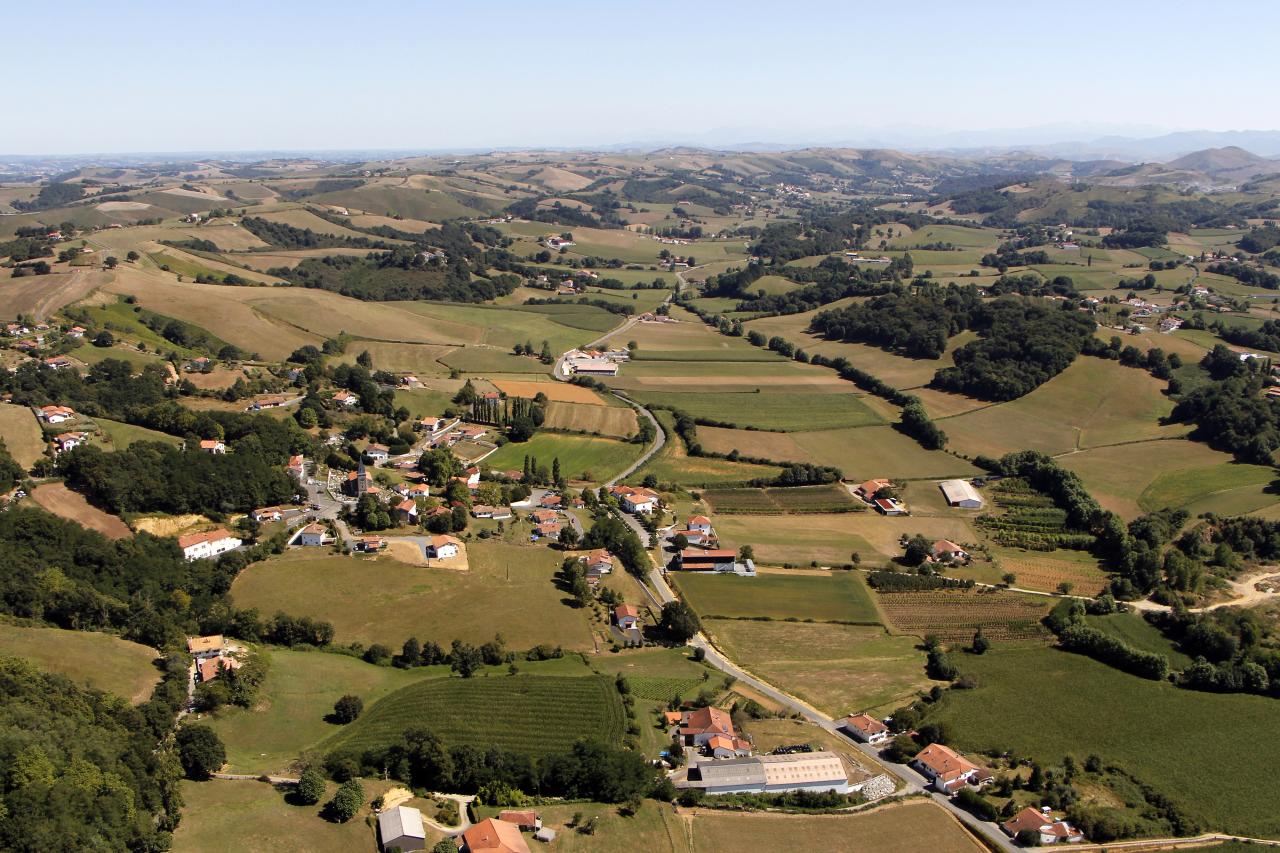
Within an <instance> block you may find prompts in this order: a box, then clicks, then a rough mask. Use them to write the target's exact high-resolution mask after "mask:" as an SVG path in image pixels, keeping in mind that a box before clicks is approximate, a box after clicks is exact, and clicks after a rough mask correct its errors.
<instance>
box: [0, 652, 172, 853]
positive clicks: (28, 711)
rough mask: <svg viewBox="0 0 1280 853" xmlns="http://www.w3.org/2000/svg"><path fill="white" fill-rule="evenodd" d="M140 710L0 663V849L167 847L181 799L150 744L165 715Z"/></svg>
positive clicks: (167, 761) (19, 665)
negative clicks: (151, 714)
mask: <svg viewBox="0 0 1280 853" xmlns="http://www.w3.org/2000/svg"><path fill="white" fill-rule="evenodd" d="M157 707H158V706H157ZM149 710H150V703H148V706H144V707H142V708H134V707H133V706H131V705H130V704H129V703H128V702H126V701H125V700H123V699H119V698H116V697H114V696H110V695H108V694H106V693H101V692H98V691H95V690H88V689H85V688H82V687H78V686H76V685H75V684H73V683H72V682H71V681H70V680H69V679H67V678H64V677H62V676H60V675H54V674H50V673H44V672H41V671H39V670H38V669H36V667H35V666H33V665H31V664H30V663H28V662H26V661H23V660H20V659H17V658H8V657H0V733H2V734H0V848H3V849H5V850H57V849H64V850H139V851H145V850H167V849H169V844H170V840H171V836H170V832H171V831H172V829H173V828H174V827H175V826H176V825H177V822H178V820H179V809H180V808H181V806H182V798H181V794H180V793H179V790H178V784H177V783H178V779H177V772H176V768H175V767H174V762H173V761H172V760H171V758H170V753H169V752H168V751H166V750H162V749H159V748H158V741H159V736H160V734H161V733H162V732H163V731H164V730H165V729H167V727H168V725H169V724H171V723H172V719H173V717H172V711H166V712H164V713H159V714H158V715H156V716H155V717H149V716H148V714H147V711H149ZM175 710H176V709H175ZM153 723H154V724H155V725H153Z"/></svg>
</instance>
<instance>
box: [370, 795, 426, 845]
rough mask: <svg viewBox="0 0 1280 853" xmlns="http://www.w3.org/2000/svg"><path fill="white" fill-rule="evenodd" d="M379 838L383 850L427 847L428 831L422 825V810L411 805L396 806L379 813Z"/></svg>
mask: <svg viewBox="0 0 1280 853" xmlns="http://www.w3.org/2000/svg"><path fill="white" fill-rule="evenodd" d="M378 840H379V841H380V842H381V844H382V849H383V850H390V849H392V848H396V849H398V850H402V851H405V853H408V851H410V850H426V849H427V833H426V830H424V829H423V826H422V812H420V811H418V810H417V809H415V808H410V807H409V806H396V807H395V808H393V809H387V810H386V811H384V812H382V814H380V815H378Z"/></svg>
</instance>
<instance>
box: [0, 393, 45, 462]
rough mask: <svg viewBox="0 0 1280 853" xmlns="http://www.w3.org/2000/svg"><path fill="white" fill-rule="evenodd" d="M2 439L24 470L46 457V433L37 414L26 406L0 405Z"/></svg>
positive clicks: (0, 433) (10, 453)
mask: <svg viewBox="0 0 1280 853" xmlns="http://www.w3.org/2000/svg"><path fill="white" fill-rule="evenodd" d="M0 438H3V439H4V444H5V447H6V448H7V449H8V450H9V455H10V456H12V457H13V458H14V460H15V461H16V462H17V463H18V464H19V465H21V466H22V467H23V468H30V467H31V466H32V465H34V464H36V460H37V459H39V458H40V457H42V456H44V448H45V443H44V432H43V431H42V430H41V429H40V422H39V421H38V420H36V416H35V413H34V412H32V411H31V409H29V408H27V407H26V406H15V405H13V404H9V405H0Z"/></svg>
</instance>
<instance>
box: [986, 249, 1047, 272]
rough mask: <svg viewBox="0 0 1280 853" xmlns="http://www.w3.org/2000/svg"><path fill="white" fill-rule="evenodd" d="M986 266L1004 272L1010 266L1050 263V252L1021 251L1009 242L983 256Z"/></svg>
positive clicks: (1037, 250)
mask: <svg viewBox="0 0 1280 853" xmlns="http://www.w3.org/2000/svg"><path fill="white" fill-rule="evenodd" d="M981 263H982V265H983V266H984V267H996V268H997V269H999V270H1000V271H1001V272H1004V271H1005V270H1006V269H1008V268H1009V267H1030V266H1035V265H1036V264H1047V263H1049V253H1048V252H1046V251H1045V250H1044V249H1035V250H1032V251H1019V250H1017V249H1015V248H1013V247H1012V246H1010V245H1009V244H1007V243H1006V244H1003V245H1001V246H999V247H998V248H997V249H996V250H995V251H994V252H988V253H987V254H985V255H983V256H982V261H981Z"/></svg>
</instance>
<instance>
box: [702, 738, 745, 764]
mask: <svg viewBox="0 0 1280 853" xmlns="http://www.w3.org/2000/svg"><path fill="white" fill-rule="evenodd" d="M706 750H707V755H709V756H711V757H712V758H741V757H743V756H745V755H750V754H751V744H750V743H748V742H747V741H745V740H743V739H742V738H736V737H729V736H728V735H712V736H711V737H709V738H708V739H707V745H706Z"/></svg>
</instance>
